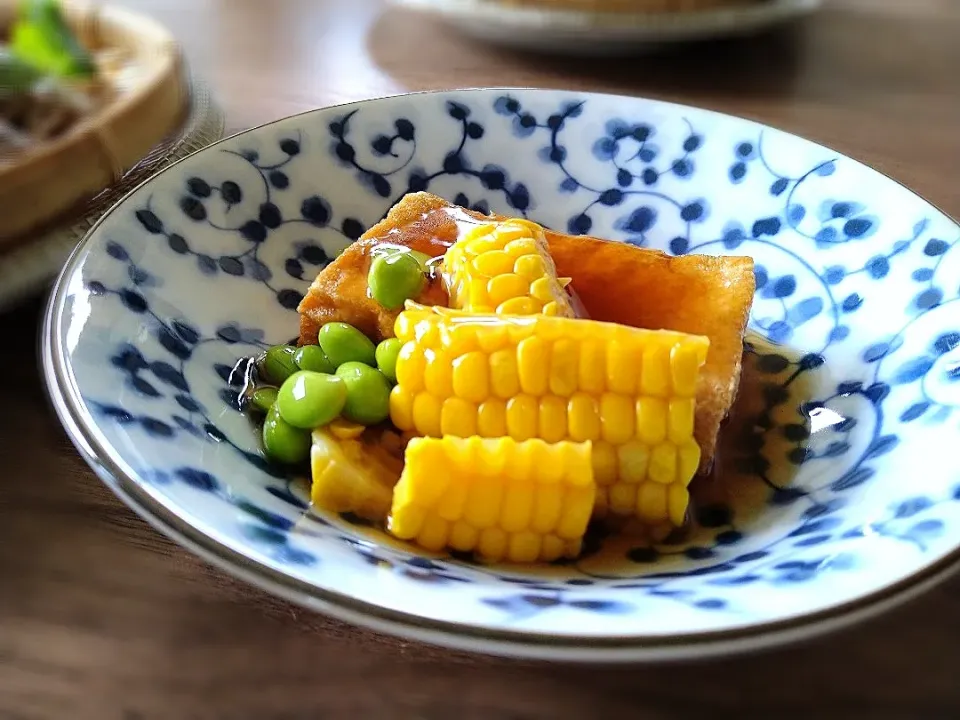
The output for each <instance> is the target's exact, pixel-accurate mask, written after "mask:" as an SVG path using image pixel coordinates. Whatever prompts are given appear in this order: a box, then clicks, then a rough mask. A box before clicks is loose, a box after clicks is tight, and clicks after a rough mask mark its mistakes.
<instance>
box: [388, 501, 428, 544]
mask: <svg viewBox="0 0 960 720" xmlns="http://www.w3.org/2000/svg"><path fill="white" fill-rule="evenodd" d="M426 520H427V511H426V509H425V508H422V507H420V506H418V505H414V504H412V503H409V504H404V505H400V506H398V505H397V500H396V499H394V501H393V511H392V512H391V513H390V517H389V518H388V519H387V529H388V530H389V531H390V532H391V533H393V534H394V535H395V536H396V537H398V538H400V539H401V540H413V539H414V538H415V537H417V536H418V535H419V534H420V530H421V528H423V524H424V522H426Z"/></svg>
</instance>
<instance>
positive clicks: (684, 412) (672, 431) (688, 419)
mask: <svg viewBox="0 0 960 720" xmlns="http://www.w3.org/2000/svg"><path fill="white" fill-rule="evenodd" d="M695 414H696V401H695V400H694V399H693V398H674V399H673V400H671V401H670V406H669V409H668V412H667V415H668V420H667V437H668V438H670V442H672V443H677V444H680V443H683V442H684V441H685V440H687V439H689V438H691V437H693V421H694V417H695Z"/></svg>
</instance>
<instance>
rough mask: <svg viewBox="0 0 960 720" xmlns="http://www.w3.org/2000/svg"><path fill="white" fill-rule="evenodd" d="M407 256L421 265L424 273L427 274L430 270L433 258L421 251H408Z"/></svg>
mask: <svg viewBox="0 0 960 720" xmlns="http://www.w3.org/2000/svg"><path fill="white" fill-rule="evenodd" d="M407 254H408V255H409V256H410V257H412V258H413V259H414V260H416V261H417V262H418V263H420V267H421V268H422V269H423V271H424V272H426V271H427V270H428V269H429V267H430V261H431V260H433V258H432V257H430V256H429V255H427V254H426V253H422V252H420V251H419V250H409V251H407Z"/></svg>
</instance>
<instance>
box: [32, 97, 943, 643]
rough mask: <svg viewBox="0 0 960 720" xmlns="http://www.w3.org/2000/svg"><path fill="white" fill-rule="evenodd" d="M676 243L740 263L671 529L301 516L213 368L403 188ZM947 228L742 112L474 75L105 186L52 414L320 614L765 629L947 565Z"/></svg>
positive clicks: (535, 625) (405, 624)
mask: <svg viewBox="0 0 960 720" xmlns="http://www.w3.org/2000/svg"><path fill="white" fill-rule="evenodd" d="M411 189H418V190H422V189H426V190H429V191H430V192H433V193H435V194H438V195H441V196H443V197H446V198H448V199H449V200H452V201H454V202H456V203H457V204H460V205H463V206H468V207H471V208H475V209H480V210H488V211H493V212H497V213H500V214H503V215H508V216H526V217H529V218H531V219H534V220H536V221H538V222H540V223H543V224H544V225H546V226H548V227H552V228H555V229H557V230H562V231H569V232H574V233H576V232H582V231H586V230H589V231H590V232H591V233H592V234H594V235H596V236H599V237H605V238H610V239H613V240H619V241H624V242H628V243H634V244H638V245H642V246H646V247H653V248H660V249H663V250H665V251H666V252H669V253H672V254H684V253H704V254H739V255H749V256H751V257H752V258H753V259H754V261H755V275H756V285H757V292H756V299H755V302H754V305H753V310H752V316H751V320H750V324H749V329H748V332H747V337H746V349H745V363H744V374H743V378H742V383H741V390H740V397H739V399H738V401H737V404H736V406H735V410H734V413H733V414H732V417H731V420H730V422H729V423H728V425H727V427H726V428H725V429H724V431H723V435H722V444H721V455H720V462H719V470H718V471H717V473H715V476H714V477H713V478H712V479H709V480H708V481H706V482H703V483H701V484H700V487H699V489H698V490H697V492H695V493H694V495H695V503H696V507H697V511H696V513H695V518H694V523H693V526H692V528H691V529H690V532H689V533H688V534H687V535H685V536H683V537H682V538H680V539H673V540H671V541H670V542H667V543H664V544H661V545H657V546H653V547H650V546H643V545H640V544H637V543H635V542H633V541H631V540H630V539H629V538H628V537H620V538H613V537H611V538H595V539H593V540H591V541H590V542H588V543H587V547H586V551H585V552H584V554H583V556H582V557H580V558H579V559H577V560H576V561H574V562H567V563H561V564H554V565H546V566H535V567H518V566H505V565H504V566H484V565H479V564H475V563H472V562H469V561H465V560H463V559H457V558H453V557H449V556H446V555H442V554H441V555H437V554H430V553H425V552H421V551H418V550H416V549H414V548H413V547H411V546H408V545H405V544H403V543H400V542H398V541H394V540H390V539H388V538H387V536H386V535H384V534H382V533H379V532H377V531H375V530H374V529H372V528H369V527H365V526H363V525H362V524H358V523H357V522H355V518H351V517H339V516H330V515H324V514H321V513H315V512H312V511H311V510H310V508H309V506H308V497H309V492H308V486H307V481H305V480H302V479H298V478H295V477H286V476H284V475H283V474H282V473H280V472H278V471H277V470H276V469H274V468H272V467H271V466H270V465H268V464H266V463H265V462H264V461H263V459H262V456H261V454H260V448H259V440H258V437H257V433H256V430H255V428H254V427H253V425H252V424H251V423H250V421H249V420H248V418H247V417H246V416H245V415H243V414H241V413H240V412H239V411H238V410H237V409H236V405H235V400H236V395H237V391H236V388H233V387H231V382H232V379H233V378H232V375H231V369H232V368H233V367H234V365H235V364H236V363H237V362H238V360H240V359H242V358H245V357H249V356H250V355H252V354H255V353H257V352H259V351H260V350H261V348H263V347H265V346H266V345H268V344H273V343H279V342H286V341H289V340H290V338H292V337H295V336H296V334H297V313H296V307H297V305H298V303H299V301H300V299H301V297H302V294H303V292H304V291H305V290H306V289H307V287H308V286H309V284H310V282H311V280H312V279H313V277H314V276H315V274H316V272H317V271H318V270H319V268H320V267H322V266H323V265H324V264H326V263H327V262H329V261H330V259H331V258H333V257H334V256H335V255H336V254H337V253H338V251H339V250H341V249H342V248H343V247H345V246H346V245H347V244H348V243H349V242H350V241H351V240H353V239H355V238H356V237H358V236H359V234H360V233H361V232H363V230H364V229H365V228H367V227H369V226H371V225H372V224H374V223H376V222H377V221H378V220H379V219H380V218H381V217H382V216H383V215H384V213H385V212H386V210H387V209H388V208H390V207H391V206H392V205H393V204H394V203H395V202H396V201H397V200H399V199H400V198H401V197H402V196H403V195H404V194H405V193H406V192H407V191H408V190H411ZM958 243H960V228H958V226H957V224H956V223H955V222H954V221H953V220H951V219H950V218H948V217H946V216H945V215H944V214H943V213H941V212H939V211H938V210H937V209H936V208H934V207H931V206H930V205H929V204H928V203H926V202H925V201H924V200H922V199H921V198H919V197H917V196H916V195H914V194H913V193H911V192H910V191H909V190H907V189H905V188H904V187H902V186H901V185H898V184H897V183H896V182H894V181H892V180H890V179H889V178H887V177H885V176H883V175H881V174H879V173H877V172H874V171H873V170H870V169H869V168H867V167H864V166H863V165H861V164H859V163H857V162H856V161H854V160H851V159H849V158H846V157H843V156H841V155H839V154H838V153H836V152H833V151H831V150H828V149H826V148H823V147H820V146H818V145H815V144H813V143H810V142H807V141H805V140H802V139H800V138H797V137H794V136H791V135H788V134H786V133H783V132H780V131H777V130H773V129H770V128H766V127H763V126H760V125H757V124H755V123H752V122H748V121H746V120H741V119H737V118H733V117H728V116H724V115H719V114H715V113H712V112H708V111H705V110H698V109H694V108H690V107H683V106H678V105H671V104H666V103H661V102H653V101H649V100H642V99H635V98H625V97H615V96H607V95H596V94H589V93H573V92H562V91H543V90H499V89H488V90H475V91H455V92H441V93H428V94H418V95H408V96H400V97H392V98H385V99H380V100H371V101H367V102H361V103H356V104H353V105H347V106H343V107H334V108H328V109H323V110H317V111H314V112H311V113H307V114H304V115H300V116H296V117H292V118H289V119H286V120H282V121H279V122H276V123H273V124H270V125H267V126H264V127H261V128H258V129H255V130H251V131H249V132H246V133H242V134H240V135H238V136H235V137H233V138H230V139H228V140H224V141H222V142H220V143H218V144H216V145H214V146H211V147H209V148H207V149H205V150H202V151H201V152H199V153H197V154H195V155H193V156H191V157H189V158H187V159H186V160H183V161H181V162H180V163H178V164H176V165H174V166H173V167H171V168H169V169H167V170H164V171H163V172H161V173H160V174H159V175H157V176H156V177H155V178H154V179H152V180H150V181H149V182H147V183H145V184H144V185H142V186H141V187H140V188H139V189H137V190H135V191H134V192H133V193H132V194H130V195H129V196H128V197H127V198H126V199H125V200H123V201H122V202H121V203H120V204H119V205H117V206H116V207H115V208H114V209H113V210H112V211H111V212H110V213H109V214H108V215H107V216H106V217H105V218H104V219H103V220H102V221H101V222H100V223H99V224H98V225H97V226H96V227H95V228H94V229H93V230H92V231H91V233H90V234H89V235H88V236H87V238H86V239H85V240H84V241H83V243H82V244H81V245H80V247H79V248H78V249H77V251H76V252H75V253H74V254H73V256H72V258H71V259H70V260H69V262H68V263H67V265H66V267H65V269H64V271H63V273H62V275H61V277H60V279H59V282H58V284H57V286H56V289H55V291H54V293H53V295H52V297H51V300H50V305H49V309H48V311H47V315H46V321H45V325H44V328H43V336H42V338H43V367H44V372H45V374H46V378H47V382H48V387H49V391H50V394H51V397H52V399H53V402H54V405H55V408H56V411H57V413H58V414H59V416H60V418H61V420H62V422H63V423H64V425H65V427H66V428H67V431H68V433H69V435H70V437H71V438H72V439H73V441H74V443H75V444H76V445H77V447H78V448H79V449H80V451H81V453H82V454H83V456H84V457H85V458H86V460H87V461H88V462H89V463H90V464H91V466H92V467H93V468H94V469H95V470H96V472H97V473H98V474H99V476H100V477H101V478H102V479H103V480H104V482H106V483H107V484H108V485H109V486H110V487H111V488H112V489H113V490H114V491H115V492H116V493H117V494H118V495H119V496H120V497H121V498H123V499H124V500H125V501H126V502H127V503H129V504H130V505H131V506H132V507H133V508H134V509H135V510H136V511H137V512H138V513H140V514H141V515H142V516H143V517H145V518H146V519H147V520H149V521H150V522H151V523H153V524H154V525H155V526H156V527H157V528H159V529H160V530H161V531H163V532H165V533H166V534H168V535H170V536H171V537H173V538H175V539H177V540H179V541H180V542H182V543H183V544H184V545H186V546H187V547H189V548H190V549H192V550H194V551H195V552H197V553H199V554H200V555H202V556H203V557H205V558H207V559H209V560H210V561H212V562H214V563H216V564H217V565H219V566H220V567H222V568H224V569H225V570H227V571H228V572H231V573H233V574H235V575H237V576H239V577H241V578H244V579H245V580H247V581H249V582H251V583H255V584H257V585H259V586H260V587H263V588H266V589H267V590H269V591H271V592H274V593H276V594H278V595H280V596H282V597H285V598H288V599H290V600H292V601H295V602H297V603H301V604H303V605H305V606H307V607H310V608H314V609H317V610H321V611H324V612H327V613H330V614H332V615H335V616H337V617H340V618H343V619H345V620H349V621H351V622H356V623H360V624H364V625H367V626H369V627H372V628H375V629H378V630H382V631H386V632H392V633H397V634H400V635H403V636H406V637H410V638H415V639H419V640H424V641H428V642H434V643H441V644H445V645H449V646H454V647H459V648H464V649H468V650H476V651H484V652H492V653H500V654H509V655H517V656H526V657H539V658H554V659H569V660H580V661H604V662H606V661H654V660H667V659H677V658H687V657H704V656H708V655H712V654H721V653H729V652H734V651H740V650H746V649H756V648H761V647H765V646H770V645H774V644H777V643H782V642H786V641H790V640H797V639H800V638H806V637H811V636H814V635H816V634H818V633H822V632H825V631H827V630H830V629H833V628H837V627H840V626H843V625H846V624H849V623H851V622H853V621H855V620H859V619H862V618H865V617H868V616H870V615H873V614H875V613H878V612H880V611H881V610H884V609H886V608H888V607H891V606H892V605H894V604H896V603H899V602H902V601H904V600H906V599H907V598H910V597H912V596H914V595H916V594H918V593H919V592H921V591H923V590H924V589H925V588H927V587H930V586H931V585H932V584H933V583H935V582H937V581H938V580H939V579H941V578H942V577H944V576H945V575H946V574H947V573H949V572H951V571H952V570H954V569H955V568H956V566H957V564H958V561H960V550H958V547H960V482H958V478H957V474H956V472H955V469H954V465H955V463H954V460H953V454H952V453H953V449H952V448H953V446H952V443H953V442H955V439H956V436H957V418H958V415H957V412H956V410H957V408H958V407H960V382H958V380H960V326H958V324H957V312H956V307H957V306H956V302H957V300H958V295H957V288H958V287H960V251H958V250H957V246H958Z"/></svg>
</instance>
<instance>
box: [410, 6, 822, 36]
mask: <svg viewBox="0 0 960 720" xmlns="http://www.w3.org/2000/svg"><path fill="white" fill-rule="evenodd" d="M392 2H393V3H394V4H395V5H397V6H399V7H403V8H405V9H408V10H412V11H416V12H422V13H426V14H429V15H432V16H434V17H437V18H442V19H443V20H445V21H449V22H453V23H462V22H464V21H470V22H478V21H479V22H483V23H490V24H496V25H498V26H499V27H509V28H511V29H512V30H540V31H544V32H569V31H577V32H587V33H593V34H596V35H597V36H599V35H603V36H604V37H611V36H612V37H615V38H616V40H617V41H619V42H631V41H635V42H651V41H654V42H655V41H664V42H665V41H679V40H683V39H687V38H693V37H700V36H703V35H704V34H711V33H712V31H715V30H717V29H718V28H719V29H720V30H722V31H731V32H733V31H736V30H738V24H740V23H743V22H746V24H747V29H755V28H759V27H764V26H766V25H768V24H770V23H775V22H782V21H785V20H789V19H793V18H798V17H803V16H804V15H809V14H811V13H813V12H815V11H816V10H818V9H820V8H821V7H822V6H823V0H765V1H764V2H758V3H755V4H750V5H748V4H744V5H742V6H735V5H731V6H730V7H723V8H713V9H709V10H697V11H687V12H680V11H675V12H658V13H650V12H618V13H601V12H591V11H589V10H552V9H549V8H546V7H529V6H512V5H506V4H503V3H500V2H497V1H496V0H442V1H441V2H435V1H434V0H392Z"/></svg>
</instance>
